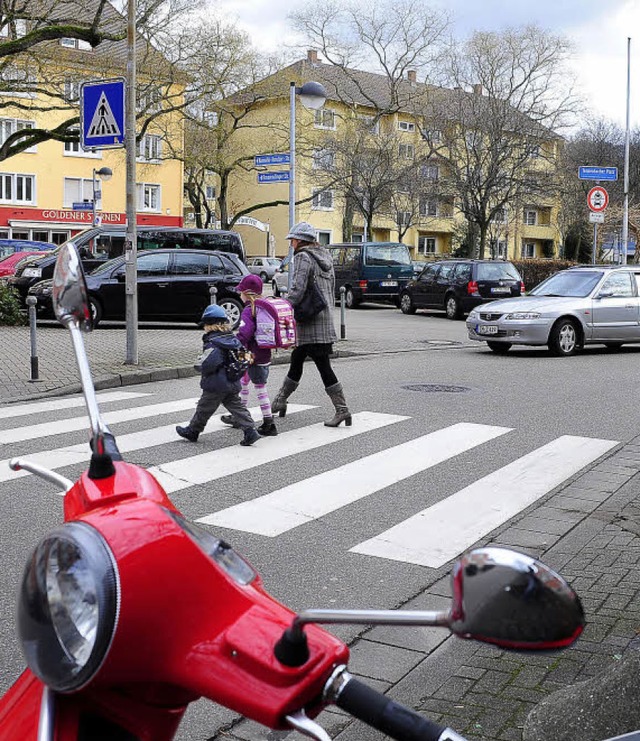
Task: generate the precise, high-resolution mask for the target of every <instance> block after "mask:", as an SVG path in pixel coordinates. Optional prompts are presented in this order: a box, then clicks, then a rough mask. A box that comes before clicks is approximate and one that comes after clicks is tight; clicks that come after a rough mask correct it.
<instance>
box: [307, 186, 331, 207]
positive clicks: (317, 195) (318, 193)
mask: <svg viewBox="0 0 640 741" xmlns="http://www.w3.org/2000/svg"><path fill="white" fill-rule="evenodd" d="M327 201H329V203H327ZM311 208H312V209H313V210H314V211H333V209H334V198H333V191H332V190H321V189H317V190H314V191H313V198H312V199H311Z"/></svg>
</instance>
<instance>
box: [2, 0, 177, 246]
mask: <svg viewBox="0 0 640 741" xmlns="http://www.w3.org/2000/svg"><path fill="white" fill-rule="evenodd" d="M109 12H110V13H111V14H112V15H113V14H115V13H116V11H115V10H114V9H113V8H110V10H109ZM125 23H126V21H125ZM138 46H139V48H140V46H142V47H143V49H144V48H145V47H144V40H140V43H139V45H138ZM33 51H36V50H35V49H34V50H33ZM37 51H38V56H39V60H38V61H39V64H38V67H37V68H36V67H35V66H34V69H33V70H32V71H27V72H26V73H25V70H24V68H22V69H21V70H18V71H17V72H16V74H18V75H21V79H22V80H23V81H25V80H26V82H27V83H28V84H26V85H23V86H22V90H21V91H20V92H17V93H16V92H15V88H12V87H11V85H6V86H5V87H4V90H3V89H2V88H1V87H0V96H1V101H2V107H1V109H0V143H3V142H4V141H5V140H6V138H7V137H8V136H10V135H11V134H12V133H13V132H15V131H16V130H18V129H23V128H47V129H53V128H55V127H56V126H58V125H60V124H61V123H63V122H64V121H66V120H68V119H69V118H70V117H72V116H73V115H74V107H75V106H77V104H78V101H79V93H80V85H81V83H82V82H83V81H89V80H100V79H113V78H117V77H120V78H121V77H123V76H124V74H125V69H126V44H125V42H109V41H104V42H102V43H101V44H100V45H99V46H97V47H96V48H95V49H92V48H91V47H90V46H89V45H88V44H86V43H85V42H83V41H79V40H77V39H71V38H63V39H60V40H58V41H52V42H48V43H46V44H41V45H39V46H38V47H37ZM165 64H166V63H165ZM10 74H11V67H9V68H8V70H5V71H4V73H3V78H4V79H5V80H6V79H7V75H10ZM139 80H140V82H141V83H142V84H141V86H140V89H139V90H138V91H137V92H138V98H139V100H140V105H144V106H146V107H147V108H149V109H153V106H156V110H157V106H161V105H162V92H161V87H160V85H158V86H155V87H151V83H149V80H148V78H147V80H146V81H145V80H144V78H143V76H140V77H139ZM154 91H155V92H154ZM173 92H174V93H176V90H175V89H174V91H173ZM48 93H49V94H48ZM179 93H180V91H178V94H179ZM56 96H58V97H56ZM149 96H151V97H152V98H154V100H153V102H152V103H150V102H149ZM46 109H49V110H46ZM56 109H58V110H56ZM60 109H63V110H60ZM77 110H78V109H77V107H76V108H75V115H77ZM172 116H173V118H172ZM162 119H163V122H162V129H160V128H158V127H154V126H150V127H149V128H148V130H147V132H146V134H145V135H144V137H143V138H142V140H141V142H140V144H139V149H138V158H137V167H136V170H137V173H136V175H137V176H136V180H137V190H138V202H137V223H138V224H141V225H142V224H144V225H156V224H157V225H170V226H181V225H182V221H183V213H182V209H183V202H182V198H183V195H182V162H181V161H179V160H176V159H167V158H165V152H168V151H169V148H168V147H167V146H166V143H167V137H171V138H172V140H173V143H174V145H176V144H177V145H178V146H175V148H176V149H178V148H179V145H180V144H181V142H182V125H181V122H180V119H179V117H178V115H177V114H167V115H166V116H163V117H162ZM103 167H107V168H110V169H111V171H112V173H113V174H112V177H111V178H110V179H109V180H105V181H104V182H101V181H100V179H99V178H96V183H97V188H96V190H97V191H98V192H99V193H100V197H99V198H98V199H96V211H97V213H98V215H99V217H100V222H101V223H103V224H114V225H116V224H122V225H124V224H125V223H126V216H125V208H126V165H125V150H124V148H120V149H107V150H96V151H83V149H82V148H81V147H80V144H78V143H70V142H60V141H54V140H48V141H44V142H40V143H38V144H36V145H34V146H32V147H31V148H29V149H28V150H26V151H24V152H21V153H20V154H17V155H14V156H12V157H9V158H8V159H5V160H4V161H2V162H1V163H0V238H9V237H10V238H15V239H34V240H42V241H47V242H54V243H56V244H60V243H62V242H64V241H65V240H66V239H68V238H69V237H71V236H73V235H74V234H76V233H77V232H78V231H80V230H82V229H85V228H86V227H87V226H90V225H91V223H92V220H93V214H92V211H91V210H80V209H78V210H74V208H73V204H74V203H75V204H78V203H82V202H85V203H86V202H89V203H90V202H91V200H92V198H93V187H94V186H93V182H94V171H97V170H100V169H101V168H103Z"/></svg>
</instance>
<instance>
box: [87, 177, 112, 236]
mask: <svg viewBox="0 0 640 741" xmlns="http://www.w3.org/2000/svg"><path fill="white" fill-rule="evenodd" d="M96 175H97V176H98V177H99V178H100V180H103V181H105V180H111V176H112V175H113V172H112V170H111V168H110V167H101V168H100V169H99V170H96V169H95V167H94V168H93V193H92V196H93V197H92V199H91V203H92V210H93V226H97V224H96V218H97V217H96V201H97V200H98V194H99V195H100V197H102V190H99V191H98V190H96Z"/></svg>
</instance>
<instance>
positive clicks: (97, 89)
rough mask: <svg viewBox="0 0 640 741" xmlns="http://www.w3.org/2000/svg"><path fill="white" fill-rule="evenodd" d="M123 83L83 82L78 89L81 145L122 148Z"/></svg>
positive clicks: (117, 80)
mask: <svg viewBox="0 0 640 741" xmlns="http://www.w3.org/2000/svg"><path fill="white" fill-rule="evenodd" d="M124 89H125V86H124V80H121V79H116V80H96V81H93V82H85V83H83V84H82V85H81V88H80V145H81V146H82V148H83V149H84V150H85V151H86V150H89V149H113V148H115V147H122V146H123V145H124Z"/></svg>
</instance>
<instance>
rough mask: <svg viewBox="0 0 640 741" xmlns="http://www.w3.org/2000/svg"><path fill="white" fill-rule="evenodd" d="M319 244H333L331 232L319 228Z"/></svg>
mask: <svg viewBox="0 0 640 741" xmlns="http://www.w3.org/2000/svg"><path fill="white" fill-rule="evenodd" d="M318 244H331V232H327V231H322V230H320V229H319V230H318Z"/></svg>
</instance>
